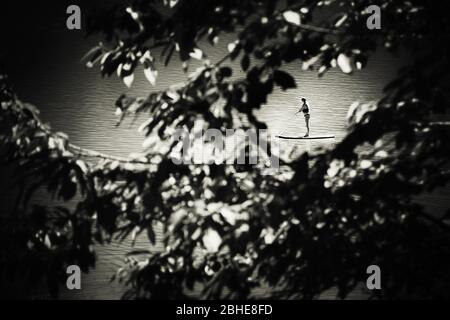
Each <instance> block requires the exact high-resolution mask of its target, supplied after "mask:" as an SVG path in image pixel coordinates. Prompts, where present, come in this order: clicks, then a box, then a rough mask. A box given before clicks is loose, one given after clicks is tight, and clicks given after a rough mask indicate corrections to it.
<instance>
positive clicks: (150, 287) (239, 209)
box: [0, 0, 450, 298]
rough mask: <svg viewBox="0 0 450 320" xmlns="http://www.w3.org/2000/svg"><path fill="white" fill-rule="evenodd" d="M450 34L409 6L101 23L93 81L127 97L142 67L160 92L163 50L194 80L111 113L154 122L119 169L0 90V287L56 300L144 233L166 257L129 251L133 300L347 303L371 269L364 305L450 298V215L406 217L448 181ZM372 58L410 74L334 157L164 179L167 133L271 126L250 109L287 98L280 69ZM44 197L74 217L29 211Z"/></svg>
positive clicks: (200, 2)
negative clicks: (74, 269) (264, 294)
mask: <svg viewBox="0 0 450 320" xmlns="http://www.w3.org/2000/svg"><path fill="white" fill-rule="evenodd" d="M372 4H378V5H380V7H381V8H382V24H383V26H382V29H381V30H374V31H371V30H368V29H367V27H366V20H367V18H368V16H369V15H370V13H369V12H368V11H367V8H368V6H369V5H372ZM321 15H323V16H325V17H326V18H324V19H323V21H322V19H321V18H318V17H320V16H321ZM448 21H449V20H448V17H447V11H446V10H445V1H433V2H431V1H428V2H427V1H419V0H411V1H390V0H379V1H366V0H358V1H338V0H323V1H318V0H298V1H295V0H287V1H274V0H239V1H235V0H207V1H206V0H179V1H168V0H165V1H156V0H154V1H152V0H136V1H133V2H132V3H130V4H126V5H119V6H117V7H114V8H113V9H112V10H111V11H110V12H106V13H104V14H102V15H101V16H96V17H93V18H92V19H91V22H90V28H89V30H90V32H91V33H102V34H104V36H105V38H106V39H107V43H106V44H100V45H99V46H98V47H95V48H94V49H93V50H92V51H91V52H90V53H89V54H88V55H87V58H86V59H87V61H88V62H87V65H88V67H93V66H95V65H99V66H100V71H101V74H102V75H104V76H111V75H113V74H115V73H117V74H118V75H119V76H120V77H121V78H122V79H123V80H124V82H125V84H126V85H128V86H130V85H132V82H133V79H134V76H133V75H134V73H135V72H138V71H139V72H140V70H141V69H139V68H138V66H139V65H141V66H142V68H143V70H144V72H145V76H146V77H147V79H148V80H149V82H150V83H151V84H154V83H155V82H156V81H157V77H158V72H157V70H156V66H155V59H156V58H155V57H154V52H155V51H157V52H162V53H161V55H162V59H163V61H164V63H165V64H168V63H170V61H171V60H172V59H175V57H178V58H179V59H180V60H181V61H182V62H183V68H184V69H185V70H186V71H187V70H188V67H189V61H190V60H191V59H197V60H201V61H202V62H203V66H202V67H200V68H198V69H197V70H196V71H195V72H194V73H193V74H192V75H190V77H189V80H188V81H187V82H186V83H183V84H182V85H175V86H172V87H170V88H168V89H167V90H163V91H157V92H150V93H149V95H148V96H147V97H144V98H138V97H129V96H126V95H122V96H120V97H119V99H118V100H117V104H116V108H117V110H116V112H117V113H118V114H119V115H120V116H121V119H124V118H126V117H128V116H130V115H131V116H135V115H138V114H144V115H147V116H148V120H147V121H145V123H143V125H142V126H141V131H142V132H145V134H146V140H145V142H144V146H145V147H146V151H145V152H144V153H143V154H142V155H140V156H139V157H135V158H129V159H121V158H115V157H109V156H107V155H102V154H100V153H97V152H94V151H90V150H84V149H82V148H79V147H77V146H74V145H72V144H70V143H69V141H68V137H67V136H66V135H65V134H63V133H57V132H52V131H51V129H50V127H48V126H47V125H44V124H42V122H41V121H40V120H39V118H38V110H37V109H36V108H34V107H33V106H31V105H29V104H25V103H22V102H21V101H20V100H18V99H17V97H16V96H15V95H14V93H13V92H12V91H11V89H10V86H9V85H8V84H7V78H6V76H2V78H1V79H0V80H1V99H0V100H1V108H2V110H1V116H0V123H1V125H0V127H1V130H2V131H1V156H2V157H1V159H2V162H3V163H5V164H14V165H16V166H17V174H16V176H15V178H16V180H17V183H18V185H19V186H20V188H21V193H20V199H19V200H18V201H17V207H16V209H15V211H14V214H12V215H11V216H7V217H4V216H2V217H1V219H2V220H3V221H2V222H1V224H0V228H1V232H0V250H1V255H0V268H1V269H0V272H1V274H2V276H4V275H12V274H15V273H20V274H22V275H23V274H26V275H27V277H29V279H30V283H33V281H34V280H37V279H39V278H41V277H46V278H47V279H48V282H49V287H50V288H51V289H52V290H53V292H55V293H56V283H57V282H58V281H59V280H61V279H62V278H61V276H62V275H64V270H65V269H64V267H65V266H67V265H69V264H78V265H80V266H81V267H82V269H83V270H85V271H87V270H88V269H89V268H90V267H92V266H93V265H94V262H95V259H94V252H93V249H92V246H93V244H95V243H100V244H107V243H108V242H109V241H111V239H113V238H115V239H120V240H125V239H127V238H129V237H131V238H132V239H135V238H136V237H137V236H139V234H141V233H143V232H145V233H147V235H148V239H149V242H150V244H149V246H152V245H155V243H156V242H158V241H162V242H163V243H164V250H163V251H161V252H158V253H154V252H153V251H150V250H149V251H141V250H138V251H136V252H130V253H129V258H128V263H127V265H125V266H124V267H123V268H122V269H121V270H119V272H118V275H119V277H120V278H121V279H122V280H123V281H125V282H126V283H127V284H128V285H129V286H130V290H129V291H128V292H127V294H126V295H125V297H126V298H183V297H185V296H186V295H188V294H189V292H190V291H191V290H193V289H194V287H196V288H201V289H202V290H203V291H202V297H208V298H219V297H228V298H248V297H251V296H252V290H253V289H254V288H257V287H259V286H261V285H269V286H270V287H272V288H273V289H274V290H273V291H271V292H270V293H268V294H269V295H271V296H272V297H277V298H286V297H296V298H313V297H315V296H317V295H318V294H320V293H321V292H323V291H324V290H326V289H329V288H331V287H337V288H338V290H339V297H345V296H346V295H347V294H348V293H349V292H351V291H352V290H353V289H354V288H355V286H356V285H357V284H358V283H359V282H361V281H365V279H366V277H367V275H366V273H365V271H366V268H367V266H369V265H371V264H377V265H379V266H380V267H381V268H382V270H383V290H381V291H373V292H372V294H373V295H374V296H377V295H378V296H380V297H383V298H405V297H406V298H424V297H429V298H431V297H433V298H442V297H446V298H448V297H449V292H450V281H449V280H450V279H449V274H448V270H449V267H450V264H449V262H448V261H449V260H448V259H446V258H447V257H448V255H449V253H450V252H449V249H450V248H449V238H448V236H449V225H448V224H447V222H448V218H449V216H448V214H447V215H445V213H444V212H443V213H442V216H438V217H436V216H431V215H430V214H428V213H427V212H426V211H425V210H424V208H423V207H422V206H421V205H419V204H417V203H416V202H415V201H414V199H415V197H416V196H417V195H420V194H423V193H425V192H431V191H433V190H435V189H436V188H437V187H440V186H445V185H447V184H448V182H449V171H447V169H448V164H449V150H450V142H449V141H450V139H449V134H448V126H449V125H450V123H449V122H448V121H445V120H442V119H445V118H444V115H445V114H447V112H448V107H449V104H448V92H449V91H448V89H449V88H448V84H449V82H448V80H449V79H448V71H449V66H448V63H449V62H448V58H447V57H448V52H449V44H450V39H449V38H450V32H449V31H450V30H449V29H450V23H449V22H448ZM224 33H232V34H236V36H237V39H236V41H235V42H233V43H230V44H229V45H228V53H227V54H226V55H225V56H224V58H223V59H221V60H220V61H217V62H212V61H209V60H208V59H207V49H206V48H200V46H209V45H212V46H214V45H216V43H217V41H218V39H219V37H221V36H222V35H223V34H224ZM206 42H209V45H208V44H205V43H206ZM380 46H384V47H385V48H387V49H388V50H390V51H393V52H396V51H397V50H400V49H402V50H405V51H408V52H411V53H412V54H413V58H414V59H413V60H411V61H412V62H411V64H410V65H408V66H407V67H405V68H403V69H402V70H401V72H400V73H399V77H398V79H396V80H395V81H393V82H392V83H391V84H390V85H388V86H387V87H386V89H385V92H384V97H382V98H381V99H380V100H378V101H376V102H373V103H362V104H360V103H357V102H356V103H354V104H353V105H352V106H351V107H350V109H349V113H348V118H349V122H350V126H349V128H348V132H347V135H346V136H345V137H344V138H343V139H342V141H340V142H339V143H338V144H337V145H336V146H335V147H334V148H333V149H331V150H328V151H322V152H320V153H318V154H315V155H309V154H306V153H305V154H303V155H301V156H300V157H298V158H294V159H287V160H285V161H284V162H283V174H277V175H270V174H269V175H268V174H265V173H266V172H265V170H266V168H265V167H264V166H263V165H255V166H239V167H237V166H230V165H226V164H223V165H216V164H211V165H175V164H174V163H173V161H172V157H173V156H174V154H176V152H175V151H174V150H176V148H177V147H179V143H178V144H172V145H168V142H169V141H170V137H171V133H172V132H173V130H174V128H176V127H185V128H188V129H189V130H190V131H191V132H194V131H195V128H194V127H195V122H196V121H198V120H199V119H202V122H201V123H202V128H201V129H207V128H216V129H219V130H221V131H223V132H225V130H226V129H227V128H251V127H255V128H265V124H264V123H262V122H260V121H259V120H258V119H257V118H256V116H255V115H254V112H255V110H257V109H259V108H261V106H262V105H263V104H264V103H265V102H266V101H267V97H268V96H269V95H270V94H271V93H272V92H273V90H274V88H275V87H280V88H281V89H283V90H287V89H290V88H294V87H295V86H296V83H295V80H294V78H293V77H292V76H291V75H290V74H289V73H287V72H286V71H283V70H282V67H283V65H285V64H288V63H298V64H301V66H302V68H303V69H304V70H305V72H306V70H316V72H317V73H318V75H319V76H321V75H323V74H324V73H325V72H326V71H327V70H329V69H330V68H340V69H341V70H342V71H343V72H344V73H351V72H353V71H354V70H358V69H363V68H364V67H365V65H366V64H367V61H368V57H369V55H370V54H371V53H373V52H374V51H375V50H377V48H379V47H380ZM233 61H235V62H238V63H234V62H233ZM239 67H240V68H241V70H239V72H242V74H244V76H243V77H240V78H239V77H235V76H233V74H236V73H237V71H235V70H233V69H236V68H239ZM362 147H366V148H362ZM89 157H97V158H102V159H101V160H100V161H99V162H98V163H94V162H92V161H91V160H88V159H87V158H89ZM42 186H46V188H47V190H48V191H49V192H50V193H51V194H52V195H53V197H55V198H57V199H62V200H64V201H69V200H72V201H75V202H76V203H77V204H76V206H75V207H74V208H73V209H70V210H68V209H65V208H62V207H61V208H60V207H58V208H56V209H51V208H45V207H35V208H30V207H29V206H28V205H27V201H28V199H29V198H30V196H31V195H32V194H33V192H34V191H35V190H36V189H37V188H39V187H42ZM156 225H162V227H163V237H162V239H157V237H156V235H155V229H154V228H155V226H156Z"/></svg>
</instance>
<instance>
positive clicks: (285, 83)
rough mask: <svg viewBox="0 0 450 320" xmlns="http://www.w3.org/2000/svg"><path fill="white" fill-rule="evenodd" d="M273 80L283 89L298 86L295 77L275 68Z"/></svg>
mask: <svg viewBox="0 0 450 320" xmlns="http://www.w3.org/2000/svg"><path fill="white" fill-rule="evenodd" d="M273 80H274V81H275V83H276V84H277V85H278V86H280V87H281V89H283V90H286V89H291V88H296V87H297V85H296V83H295V79H294V78H293V77H292V76H291V75H290V74H289V73H287V72H285V71H281V70H275V72H274V73H273Z"/></svg>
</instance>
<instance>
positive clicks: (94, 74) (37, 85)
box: [12, 32, 448, 299]
mask: <svg viewBox="0 0 450 320" xmlns="http://www.w3.org/2000/svg"><path fill="white" fill-rule="evenodd" d="M95 42H96V40H95V39H90V38H89V39H87V40H86V39H83V37H82V36H81V35H80V34H79V33H70V34H64V36H62V35H61V33H60V32H48V33H46V40H45V41H43V44H42V48H39V47H32V48H29V50H28V51H26V52H21V53H17V54H23V55H24V57H22V58H20V59H19V58H18V59H17V60H18V61H20V65H17V66H16V67H15V68H13V72H12V78H13V81H14V82H15V83H16V89H17V91H18V93H19V95H20V96H21V97H22V99H23V100H26V101H28V102H32V103H34V104H36V105H37V106H38V107H39V108H40V109H41V111H42V117H43V118H44V119H45V121H48V122H50V123H51V125H52V127H53V128H54V129H56V130H61V131H64V132H67V133H68V134H69V136H70V138H71V141H72V142H73V143H75V144H78V145H80V146H82V147H85V148H90V149H95V150H98V151H101V152H105V153H109V154H113V155H122V156H127V155H128V154H129V153H132V152H137V151H140V150H141V143H142V137H140V136H139V135H138V134H137V131H136V128H137V127H138V126H139V124H136V125H134V126H131V125H130V124H129V123H128V122H125V123H124V125H122V126H121V127H119V128H117V127H116V126H115V123H116V120H117V118H116V116H115V115H114V102H115V100H116V99H117V97H118V96H119V95H120V94H121V93H123V92H126V93H128V94H133V95H146V94H148V93H149V91H151V90H157V89H163V88H165V87H167V86H169V85H172V84H174V83H178V82H180V81H182V80H183V79H185V78H186V75H185V74H183V72H182V71H181V68H180V65H179V64H178V63H174V64H173V65H172V66H171V67H170V68H167V69H164V70H161V71H160V73H161V76H160V78H159V79H158V85H157V86H156V87H151V86H150V85H149V84H148V82H147V81H146V80H145V78H144V76H143V74H142V72H139V74H137V76H136V80H135V83H134V85H133V86H132V88H131V89H127V88H126V87H125V85H124V84H123V83H122V82H121V81H120V80H118V79H117V78H116V77H113V78H110V79H101V77H100V75H99V70H97V69H94V70H87V69H85V68H84V66H83V64H82V63H81V62H80V58H81V57H82V56H83V55H84V54H85V53H86V51H87V50H88V48H89V46H90V45H92V44H94V43H95ZM55 43H56V44H55ZM42 51H43V52H44V54H45V55H44V54H42V55H37V53H38V52H42ZM221 52H222V54H223V51H221V50H216V51H215V52H212V53H211V54H210V58H211V60H213V61H214V60H216V59H218V58H219V57H220V55H221ZM37 56H38V57H40V58H37ZM43 56H45V58H42V57H43ZM401 64H402V61H401V60H400V58H398V57H394V56H391V55H388V54H387V53H383V52H382V53H377V54H376V55H375V56H373V57H372V59H371V60H370V61H369V65H368V67H367V69H366V70H365V72H358V73H356V74H353V75H351V76H348V75H342V74H341V73H339V72H337V71H331V72H329V73H328V74H326V75H325V76H324V77H323V78H322V79H319V78H318V77H317V75H316V74H315V73H314V72H301V71H300V70H301V66H300V65H299V64H291V65H289V66H288V67H287V68H286V70H287V71H289V72H291V73H292V74H293V75H294V76H295V78H296V80H297V83H298V88H297V89H295V90H290V91H287V92H282V91H276V92H275V93H274V94H273V95H272V96H271V97H270V100H269V101H268V103H267V105H266V106H264V108H263V109H262V110H261V111H260V112H259V116H260V118H261V119H263V120H265V121H267V123H268V125H269V128H270V129H271V130H272V131H273V132H276V133H279V132H283V133H284V134H293V135H300V134H303V133H304V131H305V128H304V120H303V117H302V116H298V117H292V115H293V113H295V112H296V111H297V107H298V106H299V99H300V97H301V96H304V97H306V98H307V99H308V100H309V102H310V103H311V106H312V116H311V128H312V132H311V133H312V134H334V135H335V136H336V141H338V140H339V139H341V138H342V137H343V135H344V134H345V129H346V113H347V110H348V107H349V105H350V104H351V103H352V102H353V101H355V100H359V101H370V100H374V99H377V98H379V97H380V95H381V92H382V88H383V86H384V85H385V84H386V83H387V82H388V81H389V80H390V79H392V78H393V77H394V76H395V72H396V69H397V67H399V66H400V65H401ZM332 143H334V141H333V140H331V141H316V142H311V141H304V142H298V141H286V142H282V143H281V147H285V146H292V145H296V146H297V147H298V149H299V150H300V151H301V150H311V149H312V148H314V147H315V146H318V145H329V144H332ZM446 195H448V193H447V192H446V191H445V190H444V191H442V192H441V193H439V192H438V193H436V194H434V195H433V196H430V197H424V198H423V201H424V203H425V204H429V205H431V206H433V208H434V209H435V210H440V209H442V208H445V207H446V203H445V200H446V198H447V197H446ZM146 245H147V243H146V241H145V239H143V241H141V242H139V243H138V246H146ZM128 249H130V244H129V243H122V244H115V245H112V246H108V247H104V248H98V265H97V269H96V270H95V271H94V272H92V273H91V274H89V275H87V276H84V278H83V282H82V283H83V290H82V291H81V292H78V293H64V296H65V297H69V298H85V299H94V298H103V299H104V298H118V297H120V294H121V293H122V292H123V288H122V287H121V286H120V285H118V284H116V283H114V284H109V279H110V277H111V275H112V274H113V272H114V271H115V270H116V269H117V267H119V266H120V265H121V263H122V261H123V258H124V256H123V254H124V253H125V252H126V251H127V250H128ZM155 249H158V248H155ZM263 291H264V290H261V292H260V293H263ZM332 296H333V292H331V293H329V294H326V295H324V297H325V298H326V297H332Z"/></svg>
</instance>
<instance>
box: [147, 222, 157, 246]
mask: <svg viewBox="0 0 450 320" xmlns="http://www.w3.org/2000/svg"><path fill="white" fill-rule="evenodd" d="M147 237H148V240H149V241H150V243H151V244H153V245H154V244H155V243H156V235H155V231H154V230H153V228H152V226H150V227H148V228H147Z"/></svg>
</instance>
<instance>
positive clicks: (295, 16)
mask: <svg viewBox="0 0 450 320" xmlns="http://www.w3.org/2000/svg"><path fill="white" fill-rule="evenodd" d="M283 18H284V20H286V21H287V22H289V23H292V24H295V25H296V26H300V25H301V18H300V14H299V13H297V12H295V11H292V10H288V11H286V12H284V13H283Z"/></svg>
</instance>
